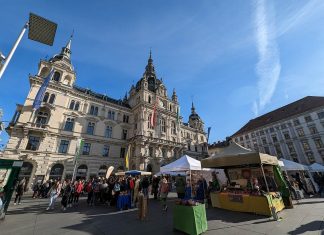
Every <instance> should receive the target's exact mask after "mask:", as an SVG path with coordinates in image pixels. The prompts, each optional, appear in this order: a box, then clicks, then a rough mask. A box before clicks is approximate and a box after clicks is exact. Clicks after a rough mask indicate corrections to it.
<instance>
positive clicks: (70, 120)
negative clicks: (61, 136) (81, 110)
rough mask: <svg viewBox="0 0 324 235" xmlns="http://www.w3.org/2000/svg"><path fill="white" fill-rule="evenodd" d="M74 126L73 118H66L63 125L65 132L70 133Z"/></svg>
mask: <svg viewBox="0 0 324 235" xmlns="http://www.w3.org/2000/svg"><path fill="white" fill-rule="evenodd" d="M73 126H74V118H67V119H66V121H65V125H64V130H65V131H72V130H73Z"/></svg>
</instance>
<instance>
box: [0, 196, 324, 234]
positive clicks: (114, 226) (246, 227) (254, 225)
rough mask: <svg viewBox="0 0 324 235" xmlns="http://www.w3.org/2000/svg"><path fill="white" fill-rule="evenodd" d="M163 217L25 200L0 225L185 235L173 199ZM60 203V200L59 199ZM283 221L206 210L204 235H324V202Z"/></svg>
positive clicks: (152, 206)
mask: <svg viewBox="0 0 324 235" xmlns="http://www.w3.org/2000/svg"><path fill="white" fill-rule="evenodd" d="M172 196H173V197H171V198H170V199H169V201H168V205H169V210H168V211H167V212H163V211H162V210H161V204H160V203H159V202H158V201H154V200H150V201H149V219H148V220H147V221H139V220H138V219H137V213H138V211H137V210H136V209H132V210H129V211H122V212H118V211H116V209H115V208H111V207H107V206H103V205H98V206H93V207H88V205H86V203H85V200H84V198H83V199H82V200H81V202H80V205H79V206H78V207H76V208H69V209H68V210H67V211H66V212H62V211H61V210H60V209H59V203H57V207H56V209H55V210H54V211H46V210H45V209H46V207H47V202H48V201H47V199H32V198H30V196H28V195H27V196H25V197H24V198H23V204H22V205H19V206H13V205H11V206H10V209H9V211H8V214H7V216H6V219H5V220H4V221H2V222H0V234H5V235H9V234H14V235H20V234H24V235H29V234H39V235H43V234H46V235H48V234H60V235H62V234H96V235H97V234H109V235H114V234H116V235H117V234H118V235H122V234H132V235H136V234H154V235H159V234H161V235H162V234H182V233H181V232H178V231H174V230H173V228H172V219H173V217H172V209H173V205H174V194H172ZM59 201H60V200H59ZM279 216H280V217H282V220H280V221H272V220H271V219H269V218H267V217H264V216H258V215H253V214H248V213H238V212H231V211H226V210H221V209H216V208H208V209H207V219H208V231H207V232H206V233H204V234H206V235H209V234H235V235H238V234H249V235H253V234H317V235H323V234H324V221H323V218H324V199H323V198H312V199H304V200H300V201H299V204H298V205H295V208H294V209H287V210H284V211H283V212H281V213H280V214H279Z"/></svg>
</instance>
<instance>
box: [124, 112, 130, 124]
mask: <svg viewBox="0 0 324 235" xmlns="http://www.w3.org/2000/svg"><path fill="white" fill-rule="evenodd" d="M128 120H129V116H127V115H125V114H124V116H123V122H124V123H128Z"/></svg>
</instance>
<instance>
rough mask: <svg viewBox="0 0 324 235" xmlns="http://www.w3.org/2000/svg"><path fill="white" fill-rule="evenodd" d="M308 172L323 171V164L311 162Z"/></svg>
mask: <svg viewBox="0 0 324 235" xmlns="http://www.w3.org/2000/svg"><path fill="white" fill-rule="evenodd" d="M309 171H310V172H324V166H323V165H321V164H318V163H313V164H312V165H310V166H309Z"/></svg>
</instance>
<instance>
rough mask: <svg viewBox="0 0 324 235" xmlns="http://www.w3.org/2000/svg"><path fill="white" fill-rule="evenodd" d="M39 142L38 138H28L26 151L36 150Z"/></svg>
mask: <svg viewBox="0 0 324 235" xmlns="http://www.w3.org/2000/svg"><path fill="white" fill-rule="evenodd" d="M39 142H40V137H36V136H29V138H28V143H27V146H26V150H33V151H36V150H38V147H39Z"/></svg>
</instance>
